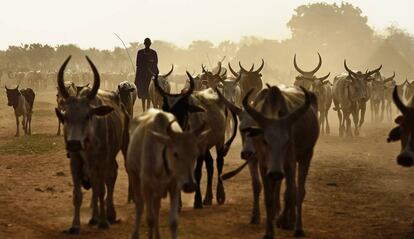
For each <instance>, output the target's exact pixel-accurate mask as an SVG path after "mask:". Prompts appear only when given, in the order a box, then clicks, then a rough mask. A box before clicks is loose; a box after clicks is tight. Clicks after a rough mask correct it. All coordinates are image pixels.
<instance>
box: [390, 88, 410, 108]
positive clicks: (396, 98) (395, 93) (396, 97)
mask: <svg viewBox="0 0 414 239" xmlns="http://www.w3.org/2000/svg"><path fill="white" fill-rule="evenodd" d="M392 99H393V100H394V104H395V106H397V108H398V109H399V110H400V111H401V113H403V114H405V113H406V112H407V106H405V105H404V103H403V102H402V101H401V99H400V96H399V95H398V90H397V87H394V91H393V92H392Z"/></svg>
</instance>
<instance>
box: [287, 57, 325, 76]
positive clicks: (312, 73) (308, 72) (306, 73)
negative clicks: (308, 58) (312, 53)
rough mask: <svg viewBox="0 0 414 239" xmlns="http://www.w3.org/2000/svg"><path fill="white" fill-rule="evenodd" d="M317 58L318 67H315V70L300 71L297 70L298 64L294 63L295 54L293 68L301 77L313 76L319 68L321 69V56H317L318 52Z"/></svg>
mask: <svg viewBox="0 0 414 239" xmlns="http://www.w3.org/2000/svg"><path fill="white" fill-rule="evenodd" d="M318 57H319V62H318V65H317V66H316V68H315V69H313V70H311V71H304V70H302V69H300V68H299V66H298V64H297V62H296V54H295V56H294V57H293V65H294V67H295V69H296V70H297V71H298V72H299V73H300V74H302V75H314V74H315V73H316V72H317V71H318V70H319V69H320V68H321V66H322V57H321V55H320V54H319V52H318Z"/></svg>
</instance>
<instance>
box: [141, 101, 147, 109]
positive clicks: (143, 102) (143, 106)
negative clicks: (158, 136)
mask: <svg viewBox="0 0 414 239" xmlns="http://www.w3.org/2000/svg"><path fill="white" fill-rule="evenodd" d="M141 104H142V112H145V110H146V109H145V99H141Z"/></svg>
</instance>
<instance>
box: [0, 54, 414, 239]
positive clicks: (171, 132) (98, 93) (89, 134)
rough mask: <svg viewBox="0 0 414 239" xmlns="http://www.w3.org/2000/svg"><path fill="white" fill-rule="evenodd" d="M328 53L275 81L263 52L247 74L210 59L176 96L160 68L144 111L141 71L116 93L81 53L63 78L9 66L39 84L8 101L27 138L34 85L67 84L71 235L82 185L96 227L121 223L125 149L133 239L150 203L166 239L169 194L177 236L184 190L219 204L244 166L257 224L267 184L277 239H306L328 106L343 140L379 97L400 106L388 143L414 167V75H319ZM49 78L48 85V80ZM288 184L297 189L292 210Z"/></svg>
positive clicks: (388, 111)
mask: <svg viewBox="0 0 414 239" xmlns="http://www.w3.org/2000/svg"><path fill="white" fill-rule="evenodd" d="M318 58H319V62H318V65H317V66H316V68H314V69H313V70H311V71H305V70H303V69H301V68H300V67H299V66H298V63H297V57H296V55H295V56H294V61H293V65H294V67H295V69H296V70H297V71H298V73H299V75H298V76H297V77H296V78H295V79H294V85H293V86H283V85H280V86H274V85H269V84H264V83H263V82H262V74H261V71H262V69H263V68H264V66H265V62H264V60H263V59H262V62H261V65H260V67H258V68H257V69H255V66H254V65H252V66H251V68H250V69H246V68H244V67H243V66H242V64H241V63H240V62H239V68H240V69H239V70H238V71H236V70H234V69H233V68H232V66H231V65H230V63H229V64H228V69H229V71H230V72H231V76H228V75H227V69H226V68H225V67H222V64H221V62H219V64H218V65H217V67H216V68H215V69H212V70H208V69H206V67H205V66H203V65H202V72H201V73H200V74H199V75H197V76H194V75H192V74H190V73H189V72H186V75H187V78H188V79H187V81H186V84H185V85H184V87H183V89H182V90H181V91H180V92H176V93H172V92H171V82H170V81H171V80H169V76H170V75H171V74H172V72H173V70H174V66H172V68H171V70H170V71H169V72H168V73H167V74H165V75H154V77H153V79H152V81H151V84H150V86H149V95H150V97H151V101H152V104H153V108H151V109H148V110H146V111H145V112H142V113H141V114H139V115H138V116H135V117H134V115H137V113H134V110H133V109H134V103H135V101H136V98H137V87H136V86H135V84H134V83H132V79H133V77H131V76H130V75H128V74H118V75H116V74H114V75H113V76H108V75H106V76H103V78H105V79H110V78H111V77H113V78H116V80H106V81H105V82H106V83H105V84H106V85H105V88H106V89H113V91H111V90H102V89H100V86H101V84H102V81H101V75H100V73H99V72H98V69H97V68H96V67H95V65H94V63H93V62H92V61H91V60H90V59H89V58H88V57H86V59H87V61H88V63H89V65H90V67H91V69H92V74H90V73H82V74H76V73H68V74H65V68H66V66H67V65H68V64H69V61H70V59H71V58H70V57H68V58H67V59H66V61H65V62H64V63H63V64H62V66H61V68H60V69H59V71H58V72H57V73H48V74H44V75H43V76H42V74H41V73H40V72H29V73H21V72H17V73H9V78H11V79H16V81H17V83H18V84H23V85H24V83H23V81H24V79H30V82H29V84H27V85H30V86H32V88H33V89H31V88H27V89H19V86H17V88H14V89H9V88H7V87H6V92H7V98H8V105H9V106H12V107H13V108H14V113H15V117H16V136H19V128H20V125H19V124H20V123H19V117H20V116H22V117H23V119H22V127H23V130H24V133H25V134H26V135H30V134H31V120H32V113H33V106H34V100H35V93H34V92H35V91H36V90H38V89H40V88H45V87H48V85H53V86H57V95H56V101H57V107H56V109H55V111H56V116H57V119H58V130H57V134H58V135H60V134H61V124H63V135H64V143H65V147H66V151H67V155H66V156H67V157H68V158H70V169H71V174H72V180H73V205H74V212H73V221H72V225H71V227H70V228H69V229H68V230H66V232H67V233H69V234H78V233H79V232H80V208H81V204H82V195H83V194H82V187H83V188H84V189H86V190H89V189H91V191H92V198H91V208H92V216H91V218H90V220H89V224H90V225H98V227H99V228H108V227H109V225H110V224H113V223H115V222H116V221H117V217H116V211H115V207H114V200H113V194H114V186H115V182H116V179H117V174H118V164H117V161H116V156H117V154H118V153H119V152H122V154H123V157H124V160H125V161H124V163H125V168H126V171H127V173H128V181H129V182H128V183H129V190H128V199H127V200H128V201H129V202H134V203H135V208H136V222H135V224H134V228H133V231H132V238H140V230H139V229H140V223H141V217H142V214H143V211H144V206H145V208H146V222H147V224H148V237H149V238H160V224H159V213H160V206H161V200H162V198H165V197H166V196H167V195H168V196H169V200H170V214H169V227H170V230H171V237H172V238H177V227H178V223H177V217H178V214H179V212H180V209H181V205H182V204H181V192H184V193H194V205H193V206H194V208H203V207H204V206H205V205H211V204H212V203H213V198H215V200H216V202H217V203H218V204H224V203H225V201H226V193H225V188H224V180H226V179H228V178H231V177H234V176H236V175H237V173H239V172H240V171H241V170H242V169H243V168H244V167H245V166H248V168H249V171H250V175H251V180H252V187H253V206H252V214H251V220H250V223H252V224H258V223H259V222H260V210H259V198H260V193H261V191H262V188H263V191H264V201H265V208H266V227H265V228H266V229H265V235H264V237H263V238H266V239H270V238H274V234H275V233H274V225H277V226H278V227H280V228H284V229H290V230H294V235H295V236H304V235H305V232H304V229H303V222H302V203H303V201H304V199H305V195H306V189H305V184H306V179H307V175H308V171H309V167H310V164H311V160H312V156H313V152H314V147H315V145H316V143H317V140H318V137H319V135H320V134H330V125H329V120H328V112H329V110H331V107H332V104H333V107H332V110H333V111H336V112H337V115H338V119H339V136H341V137H354V136H358V135H359V134H360V132H361V128H362V126H363V123H364V121H365V113H366V106H367V103H368V101H369V103H370V108H371V120H372V121H373V122H381V121H383V120H388V121H391V120H392V118H393V112H395V113H396V114H398V115H399V116H398V117H397V118H396V119H395V123H396V124H397V127H395V128H394V129H392V130H391V132H390V133H389V137H388V141H389V142H392V141H401V152H400V154H399V155H398V156H397V163H398V164H399V165H402V166H407V167H408V166H412V165H413V162H414V161H413V160H414V151H413V150H414V138H413V135H414V123H413V122H414V100H413V95H414V83H413V82H411V83H410V82H409V81H408V80H405V82H404V83H402V84H397V82H396V81H395V79H394V78H395V76H396V74H395V73H394V74H393V75H392V76H387V77H386V76H383V75H382V74H381V72H380V71H381V69H382V66H379V67H378V68H376V69H373V70H366V71H365V72H363V71H355V70H351V69H350V68H349V67H348V64H347V61H346V60H344V70H345V72H344V73H342V74H339V75H337V76H335V77H334V78H333V80H332V82H331V81H329V79H328V78H329V77H330V73H328V74H327V75H325V76H322V77H318V76H316V74H317V72H318V70H319V69H320V68H321V66H322V57H321V55H320V54H319V53H318ZM65 75H66V76H65ZM42 77H43V79H45V80H40V79H41V78H42ZM88 77H93V83H92V85H91V86H90V85H89V84H87V79H88ZM56 79H57V81H56ZM74 82H78V83H81V84H79V85H75V83H74ZM115 83H116V84H115ZM42 84H44V85H42ZM138 87H139V86H138ZM402 98H405V99H402ZM392 102H394V103H395V106H396V109H395V108H394V107H393V104H392ZM403 102H408V104H406V103H403ZM400 113H401V114H400ZM351 117H352V121H351ZM352 122H353V127H352ZM237 132H239V134H240V136H241V142H242V150H241V152H240V157H241V158H242V159H243V160H244V163H243V164H242V165H241V166H240V167H239V168H237V169H235V170H233V171H230V172H228V173H225V174H222V172H223V166H224V158H225V157H226V155H227V153H228V152H229V149H230V147H231V145H232V142H233V141H234V139H235V137H236V135H237ZM213 148H214V150H215V152H216V160H215V162H216V167H217V184H216V191H215V195H214V196H213V172H214V159H213V156H212V155H211V152H210V150H211V149H213ZM204 163H205V167H206V172H207V187H206V192H205V195H204V197H203V195H202V192H201V187H200V182H201V177H202V167H203V164H204ZM283 179H284V180H285V184H286V187H285V193H284V204H283V208H282V207H281V203H280V191H281V183H282V180H283ZM279 211H281V212H279Z"/></svg>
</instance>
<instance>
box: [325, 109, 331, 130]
mask: <svg viewBox="0 0 414 239" xmlns="http://www.w3.org/2000/svg"><path fill="white" fill-rule="evenodd" d="M324 117H325V122H326V134H330V133H331V128H330V127H329V120H328V110H326V111H325V115H324Z"/></svg>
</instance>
